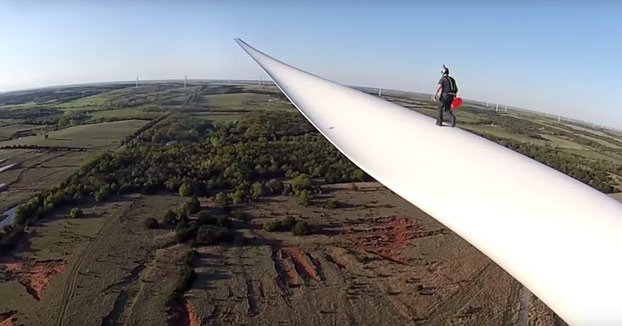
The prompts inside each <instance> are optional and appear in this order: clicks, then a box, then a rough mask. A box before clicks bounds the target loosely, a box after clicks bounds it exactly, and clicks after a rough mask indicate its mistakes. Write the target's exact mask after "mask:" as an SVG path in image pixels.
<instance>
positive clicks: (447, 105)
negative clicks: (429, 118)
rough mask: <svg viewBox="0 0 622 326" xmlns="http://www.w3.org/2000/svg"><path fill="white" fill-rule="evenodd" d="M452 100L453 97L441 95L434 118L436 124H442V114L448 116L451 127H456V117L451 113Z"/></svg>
mask: <svg viewBox="0 0 622 326" xmlns="http://www.w3.org/2000/svg"><path fill="white" fill-rule="evenodd" d="M453 100H454V95H441V98H440V99H439V100H438V116H437V118H436V124H437V125H439V126H440V125H442V124H443V112H446V113H447V114H449V120H450V121H451V126H452V127H454V126H455V125H456V116H455V115H454V113H453V112H452V111H451V102H453Z"/></svg>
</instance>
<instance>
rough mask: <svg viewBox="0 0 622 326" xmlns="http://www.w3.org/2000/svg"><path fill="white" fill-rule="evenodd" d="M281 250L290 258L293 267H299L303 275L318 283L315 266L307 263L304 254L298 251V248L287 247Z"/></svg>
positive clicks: (307, 260)
mask: <svg viewBox="0 0 622 326" xmlns="http://www.w3.org/2000/svg"><path fill="white" fill-rule="evenodd" d="M283 250H284V251H285V252H286V253H287V255H289V256H290V257H291V258H292V261H293V263H294V264H295V265H297V266H299V269H301V270H303V271H304V273H305V274H306V275H307V276H308V277H310V278H312V279H314V280H315V281H317V282H319V281H320V276H319V275H318V274H317V271H316V270H315V266H313V264H312V263H311V262H310V261H309V259H308V258H307V256H306V254H305V253H304V252H303V251H302V250H300V248H296V247H287V248H283Z"/></svg>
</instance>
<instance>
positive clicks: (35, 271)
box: [0, 260, 65, 301]
mask: <svg viewBox="0 0 622 326" xmlns="http://www.w3.org/2000/svg"><path fill="white" fill-rule="evenodd" d="M0 269H4V270H5V271H6V273H7V274H8V276H9V277H14V278H15V279H17V281H18V282H19V283H20V284H21V285H23V286H24V287H25V288H26V292H28V293H30V295H32V296H33V298H35V299H36V300H37V301H39V300H41V298H42V297H43V291H44V290H45V288H46V287H47V286H48V285H50V283H51V278H52V275H54V274H58V273H62V272H64V271H65V262H64V261H62V260H47V261H30V260H25V261H21V262H20V261H17V260H11V261H2V262H0Z"/></svg>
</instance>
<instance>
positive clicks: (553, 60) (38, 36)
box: [0, 0, 622, 128]
mask: <svg viewBox="0 0 622 326" xmlns="http://www.w3.org/2000/svg"><path fill="white" fill-rule="evenodd" d="M51 2H52V1H30V0H25V1H1V0H0V42H2V44H1V47H0V90H2V91H9V90H16V89H24V88H33V87H39V86H49V85H58V84H72V83H82V82H98V81H113V80H133V79H135V78H136V76H137V75H138V76H140V78H141V79H163V78H179V79H180V78H183V76H184V75H186V74H187V75H188V77H189V78H236V79H238V78H239V79H257V78H259V76H260V75H262V73H261V71H260V70H259V68H258V67H257V66H256V64H255V63H254V62H252V61H251V60H250V58H248V57H247V56H246V54H244V52H243V51H242V50H241V49H240V48H239V47H238V46H237V45H236V43H235V42H234V41H233V38H234V37H241V38H242V39H244V40H245V41H247V42H248V43H250V44H251V45H253V46H255V47H257V48H258V49H260V50H262V51H264V52H266V53H268V54H270V55H272V56H274V57H276V58H278V59H281V60H283V61H285V62H287V63H290V64H292V65H295V66H298V67H300V68H302V69H304V70H307V71H309V72H312V73H314V74H317V75H320V76H322V77H325V78H328V79H331V80H334V81H337V82H340V83H344V84H355V85H366V86H379V87H384V88H393V89H401V90H411V91H417V92H432V91H433V90H434V86H435V84H436V82H437V80H438V78H439V70H440V67H441V65H442V64H447V66H449V68H450V69H451V72H452V75H454V76H455V77H456V79H457V80H458V85H459V86H460V89H461V93H462V96H463V97H465V98H472V99H480V100H487V101H491V102H499V103H507V104H508V105H514V106H520V107H524V108H530V109H535V110H539V111H545V112H550V113H555V114H557V113H560V114H562V115H567V116H570V117H575V118H579V119H584V120H588V121H592V122H596V123H599V124H605V125H609V126H613V127H618V128H622V105H621V104H619V103H618V102H620V101H618V99H617V97H618V94H619V93H620V90H619V89H620V87H622V84H621V83H620V81H619V79H618V76H619V75H621V73H622V62H621V60H620V59H619V56H620V50H622V42H620V41H619V40H620V39H621V37H620V35H621V34H622V21H621V20H620V18H619V17H620V13H622V5H619V4H616V3H614V2H613V1H606V2H605V1H603V2H599V1H585V2H577V1H575V2H556V1H547V2H546V3H539V2H536V1H520V2H519V1H516V2H515V3H511V4H499V3H497V2H495V1H488V0H481V1H468V4H463V3H462V2H459V1H443V2H440V3H439V2H416V1H413V2H410V1H390V0H387V1H377V2H372V1H344V2H340V3H339V4H331V2H329V1H323V0H317V1H310V2H307V3H302V1H279V0H265V1H201V2H198V1H197V2H192V1H175V2H164V1H149V2H147V1H144V2H142V1H134V2H131V3H128V2H127V1H126V2H121V1H106V2H101V3H99V4H94V3H93V2H91V1H79V2H78V1H53V3H51ZM465 2H466V1H465ZM263 76H264V78H266V77H265V75H263Z"/></svg>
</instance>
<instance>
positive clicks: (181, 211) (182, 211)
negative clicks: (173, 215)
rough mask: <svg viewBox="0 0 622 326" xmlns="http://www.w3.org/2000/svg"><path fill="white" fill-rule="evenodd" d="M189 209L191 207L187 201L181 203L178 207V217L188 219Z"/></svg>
mask: <svg viewBox="0 0 622 326" xmlns="http://www.w3.org/2000/svg"><path fill="white" fill-rule="evenodd" d="M189 211H190V209H189V208H188V205H187V203H184V204H182V205H180V206H179V207H177V217H178V218H179V220H180V221H184V220H187V219H188V213H189Z"/></svg>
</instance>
